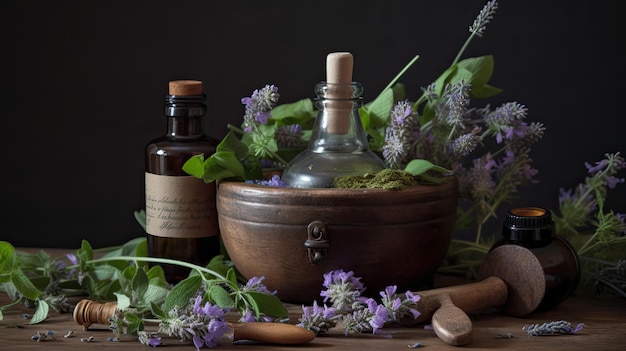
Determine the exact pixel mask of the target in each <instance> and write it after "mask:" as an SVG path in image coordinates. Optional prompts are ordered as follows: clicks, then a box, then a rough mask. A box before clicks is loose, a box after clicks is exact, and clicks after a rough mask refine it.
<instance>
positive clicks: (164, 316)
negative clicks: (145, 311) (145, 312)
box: [150, 301, 168, 320]
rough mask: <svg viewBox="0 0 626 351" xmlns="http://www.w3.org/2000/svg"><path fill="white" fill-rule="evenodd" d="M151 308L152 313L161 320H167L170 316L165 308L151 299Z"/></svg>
mask: <svg viewBox="0 0 626 351" xmlns="http://www.w3.org/2000/svg"><path fill="white" fill-rule="evenodd" d="M150 310H151V311H152V314H153V315H154V316H156V317H157V318H159V319H160V320H167V317H168V315H167V313H166V312H165V311H163V309H162V308H161V307H160V306H159V305H158V304H156V303H154V302H152V301H151V302H150Z"/></svg>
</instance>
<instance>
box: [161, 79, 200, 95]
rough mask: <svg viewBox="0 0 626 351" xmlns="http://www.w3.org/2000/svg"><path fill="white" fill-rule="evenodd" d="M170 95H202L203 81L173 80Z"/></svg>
mask: <svg viewBox="0 0 626 351" xmlns="http://www.w3.org/2000/svg"><path fill="white" fill-rule="evenodd" d="M169 94H170V95H184V96H187V95H202V81H199V80H172V81H170V84H169Z"/></svg>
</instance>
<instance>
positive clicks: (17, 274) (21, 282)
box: [11, 267, 41, 300]
mask: <svg viewBox="0 0 626 351" xmlns="http://www.w3.org/2000/svg"><path fill="white" fill-rule="evenodd" d="M11 282H12V283H13V285H15V288H16V289H17V291H19V293H20V294H22V295H23V296H24V297H25V298H27V299H29V300H37V299H38V298H39V296H40V295H41V291H40V290H39V289H37V288H36V287H35V285H33V283H32V282H31V281H30V279H28V277H27V276H26V275H25V274H24V272H23V271H22V269H21V268H19V267H18V268H16V269H14V270H13V271H11Z"/></svg>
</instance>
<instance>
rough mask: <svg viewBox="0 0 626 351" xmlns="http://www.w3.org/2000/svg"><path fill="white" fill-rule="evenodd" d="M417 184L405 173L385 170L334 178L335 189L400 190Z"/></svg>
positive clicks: (397, 170) (410, 175) (396, 170)
mask: <svg viewBox="0 0 626 351" xmlns="http://www.w3.org/2000/svg"><path fill="white" fill-rule="evenodd" d="M415 184H417V178H416V177H415V176H413V175H412V174H411V173H409V172H407V171H403V170H400V169H390V168H385V169H383V170H382V171H380V172H376V173H367V174H365V175H362V176H341V177H337V178H335V182H334V187H335V188H347V189H386V190H402V189H404V188H407V187H409V186H412V185H415Z"/></svg>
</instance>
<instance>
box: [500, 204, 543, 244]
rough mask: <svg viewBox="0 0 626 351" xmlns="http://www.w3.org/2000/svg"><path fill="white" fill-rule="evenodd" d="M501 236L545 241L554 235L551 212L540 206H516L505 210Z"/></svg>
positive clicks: (521, 239) (511, 238) (512, 238)
mask: <svg viewBox="0 0 626 351" xmlns="http://www.w3.org/2000/svg"><path fill="white" fill-rule="evenodd" d="M502 236H504V237H505V238H506V239H508V240H513V241H519V242H532V241H545V240H549V239H551V238H552V237H553V236H554V222H553V221H552V213H551V212H550V211H548V210H547V209H545V208H542V207H517V208H514V209H511V210H509V211H508V212H507V214H506V216H505V218H504V223H503V225H502Z"/></svg>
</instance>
